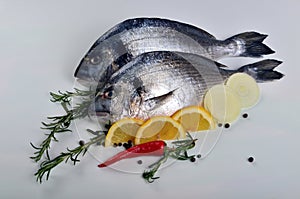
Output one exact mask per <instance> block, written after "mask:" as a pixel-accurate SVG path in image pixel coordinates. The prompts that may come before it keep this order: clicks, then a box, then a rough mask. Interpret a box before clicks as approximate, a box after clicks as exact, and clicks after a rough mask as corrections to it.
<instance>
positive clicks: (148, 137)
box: [135, 116, 186, 144]
mask: <svg viewBox="0 0 300 199" xmlns="http://www.w3.org/2000/svg"><path fill="white" fill-rule="evenodd" d="M185 137H186V131H185V130H184V128H183V126H182V125H181V124H179V123H178V122H177V121H175V120H174V119H172V118H171V117H168V116H155V117H152V118H150V119H149V120H147V121H146V122H145V123H144V124H143V125H142V126H141V127H140V128H139V129H138V131H137V133H136V138H135V144H142V143H145V142H150V141H154V140H174V139H181V138H185Z"/></svg>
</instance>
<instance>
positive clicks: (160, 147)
mask: <svg viewBox="0 0 300 199" xmlns="http://www.w3.org/2000/svg"><path fill="white" fill-rule="evenodd" d="M165 146H166V143H165V142H164V141H161V140H157V141H152V142H147V143H143V144H139V145H135V146H133V147H131V148H129V149H127V150H125V151H122V152H120V153H118V154H116V155H115V156H113V157H111V158H110V159H108V160H106V161H105V162H104V163H102V164H99V165H98V167H100V168H102V167H106V166H109V165H111V164H113V163H115V162H118V161H119V160H123V159H126V158H133V157H139V156H150V155H153V156H162V155H163V154H164V148H165Z"/></svg>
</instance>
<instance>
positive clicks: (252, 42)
mask: <svg viewBox="0 0 300 199" xmlns="http://www.w3.org/2000/svg"><path fill="white" fill-rule="evenodd" d="M266 37H267V35H263V34H260V33H257V32H245V33H241V34H238V35H235V36H232V37H230V38H228V39H226V40H218V39H216V38H215V37H214V36H213V35H211V34H209V33H208V32H206V31H204V30H202V29H200V28H197V27H195V26H192V25H189V24H185V23H181V22H178V21H172V20H168V19H160V18H134V19H128V20H126V21H124V22H122V23H119V24H117V25H116V26H114V27H113V28H111V29H110V30H109V31H108V32H106V33H105V34H104V35H102V36H101V37H100V38H99V39H98V40H97V41H96V42H95V43H94V44H93V45H92V47H91V48H90V49H89V51H88V52H87V54H86V55H85V56H84V58H83V59H82V60H81V62H80V64H79V66H78V67H77V69H76V71H75V77H77V78H78V79H80V80H85V81H88V82H104V83H105V81H107V80H108V79H109V78H110V76H111V75H112V74H113V73H114V72H115V71H117V70H118V69H120V68H121V67H122V66H124V65H125V64H126V63H128V62H130V61H131V60H133V59H134V58H135V57H137V56H139V55H141V54H143V53H146V52H152V51H173V52H183V53H191V54H197V55H201V56H204V57H207V58H209V59H212V60H218V59H220V58H222V57H228V56H234V57H235V56H246V57H260V56H262V55H265V54H271V53H274V51H273V50H271V49H270V48H269V47H268V46H266V45H265V44H263V43H262V42H263V40H264V39H265V38H266Z"/></svg>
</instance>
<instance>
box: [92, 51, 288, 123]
mask: <svg viewBox="0 0 300 199" xmlns="http://www.w3.org/2000/svg"><path fill="white" fill-rule="evenodd" d="M280 63H281V62H280V61H277V60H263V61H260V62H257V63H254V64H249V65H245V66H242V67H240V68H239V69H237V70H225V69H224V68H225V67H226V66H224V65H222V64H220V63H217V62H215V61H212V60H210V59H207V58H205V57H202V56H198V55H193V54H185V53H175V52H167V51H157V52H148V53H144V54H142V55H140V56H137V57H136V58H135V59H134V60H133V61H131V62H129V63H128V64H126V65H125V66H123V67H122V68H121V69H119V70H118V71H117V72H115V73H114V74H113V75H112V76H111V78H110V79H109V80H108V82H107V83H106V84H105V86H104V87H103V88H100V89H99V92H98V97H97V98H96V100H95V103H93V104H92V106H91V109H90V110H91V112H90V114H91V115H97V116H98V117H99V118H102V119H103V118H106V119H108V120H110V121H112V122H114V121H117V120H119V119H121V118H124V117H133V118H140V119H147V118H149V117H152V116H156V115H171V114H173V113H174V112H175V111H177V110H178V109H180V108H183V107H185V106H190V105H198V104H199V103H200V102H201V101H202V98H203V96H204V93H205V92H206V91H207V89H208V88H210V87H211V86H213V85H215V84H218V83H221V82H223V81H224V79H225V78H227V77H228V76H229V75H231V74H233V73H236V72H246V73H248V74H250V75H252V76H253V77H254V78H255V79H256V80H257V81H259V82H266V81H272V80H275V79H280V78H281V77H282V76H283V75H282V74H281V73H279V72H277V71H274V70H273V69H274V68H275V67H276V66H278V65H279V64H280Z"/></svg>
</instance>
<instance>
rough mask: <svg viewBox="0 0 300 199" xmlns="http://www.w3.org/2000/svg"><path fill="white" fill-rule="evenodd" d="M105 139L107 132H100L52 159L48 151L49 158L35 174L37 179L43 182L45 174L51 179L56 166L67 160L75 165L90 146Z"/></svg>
mask: <svg viewBox="0 0 300 199" xmlns="http://www.w3.org/2000/svg"><path fill="white" fill-rule="evenodd" d="M104 140H105V134H104V133H101V134H100V133H99V134H98V135H97V136H95V137H93V138H91V139H90V141H89V142H87V143H84V144H82V145H79V146H78V147H76V148H74V149H67V152H62V153H60V155H58V156H57V157H55V158H53V159H50V157H49V155H48V153H47V156H48V158H47V160H45V161H43V162H42V163H41V164H40V168H39V169H38V171H37V172H36V173H35V174H34V175H35V176H36V178H37V179H36V180H37V181H39V182H40V183H42V179H43V177H44V175H46V180H48V179H49V176H50V172H51V171H52V169H53V168H54V167H56V166H57V165H59V164H60V163H62V162H63V161H65V163H67V162H68V161H69V160H70V161H72V162H73V164H74V165H75V164H76V163H77V162H79V161H80V160H79V159H78V156H79V155H80V154H82V156H84V155H85V154H86V152H87V150H88V148H89V147H90V146H91V145H93V144H96V143H99V142H103V141H104Z"/></svg>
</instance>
